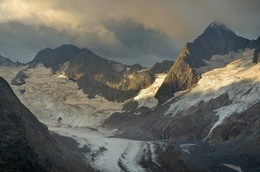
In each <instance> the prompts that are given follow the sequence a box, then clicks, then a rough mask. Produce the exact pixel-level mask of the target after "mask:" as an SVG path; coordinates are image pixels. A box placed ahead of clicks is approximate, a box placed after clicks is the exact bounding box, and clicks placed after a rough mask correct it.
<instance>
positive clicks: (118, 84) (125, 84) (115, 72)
mask: <svg viewBox="0 0 260 172" xmlns="http://www.w3.org/2000/svg"><path fill="white" fill-rule="evenodd" d="M40 63H42V64H43V65H44V66H45V67H47V68H51V69H52V71H53V73H55V72H58V71H62V72H64V73H65V75H66V76H67V77H68V78H70V79H71V80H74V81H76V82H77V84H78V85H79V87H80V88H82V89H83V91H84V92H85V93H86V94H87V95H88V96H89V98H94V97H95V96H96V95H101V96H103V97H105V98H106V99H107V100H110V101H118V102H121V101H125V100H127V99H129V98H131V97H133V96H134V95H135V94H136V93H137V92H138V91H139V90H140V89H143V88H146V87H147V86H149V85H151V84H152V83H153V81H154V79H155V78H154V74H153V73H152V72H151V71H150V70H145V69H144V68H143V67H142V66H140V65H138V64H135V65H124V64H121V63H118V62H114V61H112V60H107V59H104V58H101V57H99V56H98V55H96V54H94V53H93V52H91V51H90V50H88V49H79V48H77V47H75V46H73V45H62V46H60V47H58V48H55V49H49V48H47V49H44V50H41V51H40V52H39V53H38V54H37V55H36V57H35V58H34V59H33V61H32V62H31V64H30V67H31V68H33V67H36V66H37V65H38V64H40Z"/></svg>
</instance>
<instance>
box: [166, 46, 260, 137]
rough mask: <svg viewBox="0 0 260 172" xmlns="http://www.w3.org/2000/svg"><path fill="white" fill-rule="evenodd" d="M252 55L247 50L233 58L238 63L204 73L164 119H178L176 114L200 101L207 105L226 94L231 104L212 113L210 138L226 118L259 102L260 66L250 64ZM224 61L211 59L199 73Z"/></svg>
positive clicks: (219, 58)
mask: <svg viewBox="0 0 260 172" xmlns="http://www.w3.org/2000/svg"><path fill="white" fill-rule="evenodd" d="M253 52H254V50H246V51H242V52H240V53H238V54H233V55H234V56H236V59H237V60H235V61H233V62H231V63H229V64H228V65H226V66H225V67H222V68H217V69H214V70H211V71H209V72H206V73H203V74H202V78H201V79H200V81H199V82H198V84H197V86H195V87H194V88H193V89H192V90H191V91H190V92H189V93H187V94H186V95H184V96H183V97H181V98H180V100H178V101H176V102H174V103H173V104H171V106H170V108H169V109H168V111H167V112H166V113H165V115H171V116H175V115H178V113H180V112H182V111H184V110H187V109H188V108H190V107H193V106H198V105H199V103H201V102H202V101H203V102H208V101H209V100H211V99H213V98H216V97H218V96H220V95H222V94H224V93H228V95H229V99H230V100H231V101H232V103H231V104H230V105H227V106H224V107H221V108H218V109H216V110H215V112H216V114H215V115H216V116H218V120H217V122H216V123H215V124H214V125H213V127H212V128H211V130H210V132H209V134H208V136H209V135H210V134H211V132H212V131H213V129H214V128H215V127H217V126H218V125H220V124H221V123H222V122H223V121H224V120H225V118H227V117H228V116H230V115H231V114H234V113H235V112H236V113H241V112H243V111H245V110H246V109H248V108H250V107H251V106H253V105H254V104H255V103H257V102H259V101H260V99H259V97H260V74H259V72H258V71H260V64H257V65H255V64H253V63H252V57H253ZM223 59H225V56H222V57H221V56H218V57H217V58H213V59H212V61H211V62H209V63H208V64H209V66H206V67H203V68H204V69H200V70H205V69H206V68H207V69H206V70H208V69H210V68H213V67H214V66H215V65H216V64H220V63H221V65H223V64H222V63H223V61H224V60H223ZM214 60H215V62H214ZM210 65H211V66H210Z"/></svg>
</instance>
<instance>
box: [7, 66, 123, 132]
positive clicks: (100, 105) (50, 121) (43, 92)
mask: <svg viewBox="0 0 260 172" xmlns="http://www.w3.org/2000/svg"><path fill="white" fill-rule="evenodd" d="M2 71H3V70H2ZM9 71H10V70H7V71H3V73H7V75H9V73H10V72H9ZM24 73H25V74H26V75H27V76H28V77H29V78H27V79H26V84H25V85H22V86H13V85H12V87H13V90H14V91H15V93H16V95H17V96H18V97H19V99H20V100H21V101H22V103H23V104H24V105H25V106H26V107H28V108H29V109H30V110H31V111H32V112H33V114H35V115H36V117H37V118H38V119H39V120H40V121H41V122H42V123H44V124H46V125H49V126H57V125H64V126H73V127H74V126H77V127H82V126H89V127H95V126H99V125H100V124H101V123H102V122H103V121H104V120H105V119H107V118H108V117H109V116H110V115H111V114H112V113H113V112H116V111H120V110H121V108H122V104H120V103H115V102H110V101H107V100H106V99H105V98H103V97H100V96H97V97H96V98H95V99H88V98H87V95H86V94H84V93H83V91H82V90H80V89H79V88H78V85H77V84H76V83H74V82H73V81H71V80H69V79H68V78H67V77H66V76H64V75H63V74H62V73H59V74H56V75H52V73H51V70H50V69H47V68H45V67H44V66H43V65H38V66H37V67H36V68H29V69H26V70H25V71H24ZM12 76H13V77H14V76H15V74H14V75H12ZM20 90H25V93H23V94H22V93H20Z"/></svg>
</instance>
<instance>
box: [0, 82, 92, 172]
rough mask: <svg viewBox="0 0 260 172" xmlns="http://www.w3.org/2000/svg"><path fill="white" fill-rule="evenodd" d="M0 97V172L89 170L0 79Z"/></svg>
mask: <svg viewBox="0 0 260 172" xmlns="http://www.w3.org/2000/svg"><path fill="white" fill-rule="evenodd" d="M0 95H1V96H0V130H1V133H0V169H1V171H71V170H76V171H86V170H87V171H88V170H91V168H89V167H88V166H87V165H85V164H84V163H83V162H82V160H81V159H80V156H79V155H77V154H75V153H73V152H71V151H69V150H67V149H66V148H64V147H63V146H62V145H61V144H59V143H58V142H57V141H56V140H55V139H54V138H53V137H52V136H51V135H50V133H49V131H48V129H47V127H46V126H45V125H43V124H41V123H40V122H39V121H38V120H37V119H36V118H35V116H34V115H33V114H32V113H31V112H30V111H29V110H28V109H27V108H26V107H25V106H24V105H23V104H22V103H21V102H20V101H19V99H18V98H17V97H16V96H15V94H14V93H13V91H12V89H11V87H10V86H9V84H8V83H7V82H6V81H5V80H4V79H3V78H2V77H0ZM72 157H73V158H72ZM74 158H75V159H74Z"/></svg>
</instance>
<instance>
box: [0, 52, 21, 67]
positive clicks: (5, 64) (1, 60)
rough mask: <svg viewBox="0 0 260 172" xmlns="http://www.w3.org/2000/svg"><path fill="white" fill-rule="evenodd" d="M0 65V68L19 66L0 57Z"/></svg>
mask: <svg viewBox="0 0 260 172" xmlns="http://www.w3.org/2000/svg"><path fill="white" fill-rule="evenodd" d="M0 65H1V66H15V65H19V63H15V62H13V61H11V60H10V59H8V58H6V57H3V56H1V55H0Z"/></svg>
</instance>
